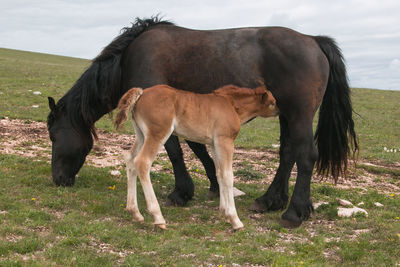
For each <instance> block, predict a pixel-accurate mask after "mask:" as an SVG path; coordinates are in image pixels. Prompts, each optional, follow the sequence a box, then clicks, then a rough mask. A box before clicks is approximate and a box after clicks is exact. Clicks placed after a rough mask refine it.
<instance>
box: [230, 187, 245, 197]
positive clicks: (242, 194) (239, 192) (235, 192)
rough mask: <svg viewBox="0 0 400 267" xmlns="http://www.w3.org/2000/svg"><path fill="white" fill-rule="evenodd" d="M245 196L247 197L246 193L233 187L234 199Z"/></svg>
mask: <svg viewBox="0 0 400 267" xmlns="http://www.w3.org/2000/svg"><path fill="white" fill-rule="evenodd" d="M244 195H246V193H245V192H243V191H240V190H239V189H237V188H236V187H233V197H240V196H244Z"/></svg>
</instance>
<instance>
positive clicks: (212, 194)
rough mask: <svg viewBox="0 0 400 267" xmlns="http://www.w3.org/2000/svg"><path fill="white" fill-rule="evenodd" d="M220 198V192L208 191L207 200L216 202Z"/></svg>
mask: <svg viewBox="0 0 400 267" xmlns="http://www.w3.org/2000/svg"><path fill="white" fill-rule="evenodd" d="M218 197H219V192H213V191H208V192H207V199H209V200H214V199H217V198H218Z"/></svg>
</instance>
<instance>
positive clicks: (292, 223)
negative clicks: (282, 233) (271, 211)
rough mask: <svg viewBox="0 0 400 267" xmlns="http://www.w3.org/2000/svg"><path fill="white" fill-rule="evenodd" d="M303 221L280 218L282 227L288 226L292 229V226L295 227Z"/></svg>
mask: <svg viewBox="0 0 400 267" xmlns="http://www.w3.org/2000/svg"><path fill="white" fill-rule="evenodd" d="M302 222H303V221H301V220H300V221H289V220H285V219H281V221H280V224H281V226H282V227H284V228H289V229H293V228H297V227H299V226H300V225H301V223H302Z"/></svg>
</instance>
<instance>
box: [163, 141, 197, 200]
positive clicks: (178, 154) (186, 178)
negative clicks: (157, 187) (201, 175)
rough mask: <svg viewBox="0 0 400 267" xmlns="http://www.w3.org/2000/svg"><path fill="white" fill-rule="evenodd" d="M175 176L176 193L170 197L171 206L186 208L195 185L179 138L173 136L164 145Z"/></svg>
mask: <svg viewBox="0 0 400 267" xmlns="http://www.w3.org/2000/svg"><path fill="white" fill-rule="evenodd" d="M164 146H165V150H167V153H168V157H169V159H170V160H171V163H172V167H173V170H174V175H175V188H174V191H173V192H172V193H171V194H169V195H168V200H169V204H172V205H178V206H185V205H186V203H187V202H188V201H189V200H191V199H192V197H193V195H194V184H193V181H192V178H191V177H190V175H189V173H188V172H187V169H186V166H185V162H184V161H183V153H182V148H181V146H180V144H179V139H178V137H176V136H174V135H171V136H170V137H169V138H168V140H167V142H166V143H165V144H164Z"/></svg>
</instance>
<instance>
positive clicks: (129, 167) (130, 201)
mask: <svg viewBox="0 0 400 267" xmlns="http://www.w3.org/2000/svg"><path fill="white" fill-rule="evenodd" d="M135 133H136V142H135V144H134V145H133V147H132V148H131V150H130V151H129V152H127V153H126V154H125V155H124V156H125V162H126V173H127V176H128V194H127V201H126V210H127V211H128V212H130V213H131V214H132V216H133V220H134V221H137V222H142V221H144V218H143V216H142V214H141V213H140V211H139V207H138V203H137V185H136V178H137V172H136V169H135V167H134V165H133V161H134V159H135V157H136V155H137V154H138V152H139V151H140V149H141V148H142V146H143V133H142V132H141V131H140V129H139V128H138V127H136V125H135Z"/></svg>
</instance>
